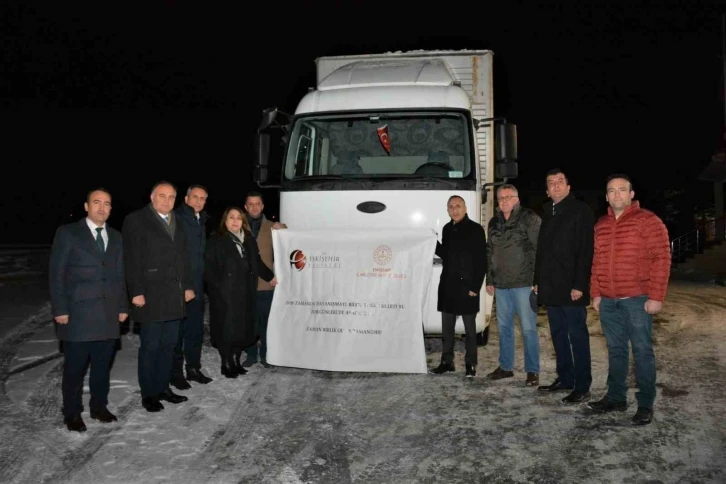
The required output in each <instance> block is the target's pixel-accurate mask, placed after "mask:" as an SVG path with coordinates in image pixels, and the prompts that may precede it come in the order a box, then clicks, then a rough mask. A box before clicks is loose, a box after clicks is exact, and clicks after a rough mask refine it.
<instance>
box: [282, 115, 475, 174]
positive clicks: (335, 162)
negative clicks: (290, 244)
mask: <svg viewBox="0 0 726 484" xmlns="http://www.w3.org/2000/svg"><path fill="white" fill-rule="evenodd" d="M470 139H471V123H470V122H469V121H468V120H467V118H466V117H465V116H464V115H463V114H461V113H458V112H447V113H442V112H416V113H400V112H396V113H388V114H383V113H377V114H370V113H369V114H358V115H346V116H341V115H325V116H307V117H303V118H298V119H297V120H296V121H295V124H294V126H293V129H292V132H291V134H290V143H289V145H288V151H287V158H286V162H285V167H284V179H285V180H288V181H298V180H300V181H302V180H306V179H307V180H313V179H320V178H334V179H348V178H350V179H366V180H371V179H375V178H381V179H388V180H390V179H392V178H393V179H417V178H422V177H425V178H427V179H431V178H434V179H457V178H458V179H461V178H471V177H472V176H473V175H474V173H475V172H474V171H473V170H472V165H473V163H474V157H473V156H472V152H471V142H470Z"/></svg>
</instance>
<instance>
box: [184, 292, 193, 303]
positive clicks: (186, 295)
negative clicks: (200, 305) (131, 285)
mask: <svg viewBox="0 0 726 484" xmlns="http://www.w3.org/2000/svg"><path fill="white" fill-rule="evenodd" d="M195 297H196V296H194V291H192V290H191V289H187V290H186V291H184V302H189V301H191V300H192V299H194V298H195Z"/></svg>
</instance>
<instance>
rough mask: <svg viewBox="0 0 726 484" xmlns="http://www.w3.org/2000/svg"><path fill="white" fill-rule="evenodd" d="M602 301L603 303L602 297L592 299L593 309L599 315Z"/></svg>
mask: <svg viewBox="0 0 726 484" xmlns="http://www.w3.org/2000/svg"><path fill="white" fill-rule="evenodd" d="M600 301H602V297H600V296H596V297H594V298H592V308H593V309H594V310H595V311H597V312H598V313H599V312H600Z"/></svg>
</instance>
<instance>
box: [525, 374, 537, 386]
mask: <svg viewBox="0 0 726 484" xmlns="http://www.w3.org/2000/svg"><path fill="white" fill-rule="evenodd" d="M524 385H525V386H528V387H536V386H537V385H539V375H538V374H537V373H534V372H532V371H528V372H527V381H526V382H524Z"/></svg>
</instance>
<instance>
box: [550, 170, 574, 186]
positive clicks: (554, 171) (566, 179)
mask: <svg viewBox="0 0 726 484" xmlns="http://www.w3.org/2000/svg"><path fill="white" fill-rule="evenodd" d="M559 174H562V176H564V177H565V183H567V184H568V185H569V184H570V180H569V178H567V175H565V172H564V171H562V170H560V169H559V168H552V169H551V170H549V171H548V172H547V174H546V175H545V180H546V179H547V177H548V176H552V175H559Z"/></svg>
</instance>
